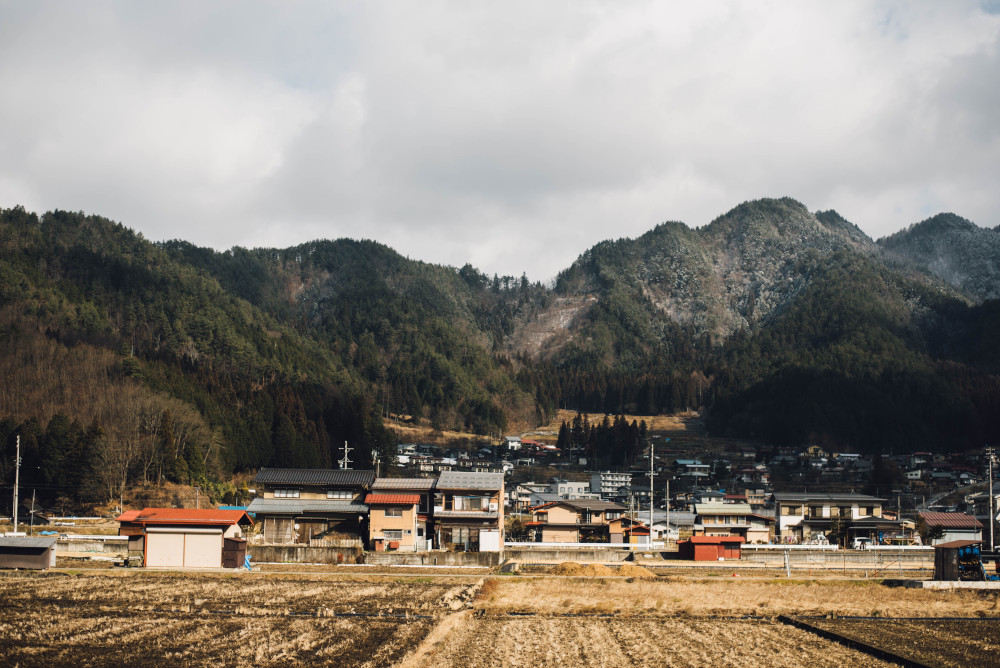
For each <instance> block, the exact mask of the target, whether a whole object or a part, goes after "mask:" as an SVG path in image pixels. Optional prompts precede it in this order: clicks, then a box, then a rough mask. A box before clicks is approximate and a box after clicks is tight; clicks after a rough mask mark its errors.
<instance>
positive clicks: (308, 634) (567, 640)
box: [0, 570, 1000, 668]
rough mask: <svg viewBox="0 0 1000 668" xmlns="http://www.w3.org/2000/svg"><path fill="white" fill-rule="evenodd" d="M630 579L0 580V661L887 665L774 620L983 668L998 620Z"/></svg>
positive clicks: (788, 585) (879, 602)
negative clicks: (813, 624) (799, 620)
mask: <svg viewBox="0 0 1000 668" xmlns="http://www.w3.org/2000/svg"><path fill="white" fill-rule="evenodd" d="M640 575H642V574H641V573H637V575H636V576H635V577H634V578H632V579H623V578H613V579H607V578H594V577H575V576H571V577H566V576H561V577H547V576H546V577H524V576H507V577H494V578H487V579H483V578H481V577H478V576H471V577H470V576H465V577H463V576H444V577H432V576H426V577H424V576H420V577H407V578H403V577H399V576H376V575H372V576H359V575H347V576H343V575H341V576H338V575H335V574H325V575H318V574H309V573H246V572H241V573H233V574H229V573H225V574H223V573H172V572H146V571H120V570H111V571H94V572H91V573H78V574H73V573H69V574H66V573H48V574H38V573H16V574H15V573H9V572H8V573H0V665H4V666H11V665H17V666H43V665H44V666H63V665H73V666H112V665H113V666H120V665H142V666H166V665H170V666H177V665H183V666H255V667H256V666H265V667H266V666H296V665H309V666H390V665H398V666H406V667H414V666H434V667H437V666H446V667H447V666H453V667H455V668H472V667H475V666H543V665H544V666H549V665H553V666H587V667H588V668H592V667H593V666H603V665H639V666H702V665H713V666H740V667H745V666H798V665H810V666H841V665H851V666H854V667H860V666H882V665H889V664H885V663H883V662H882V661H880V660H878V659H875V658H872V657H871V656H869V655H867V654H864V653H862V652H860V651H857V650H854V649H850V648H848V647H845V646H844V645H842V644H838V643H837V642H834V641H832V640H827V639H824V638H823V637H821V636H819V635H817V634H816V633H811V632H809V631H806V630H800V629H798V628H794V627H791V626H786V625H783V624H781V623H780V622H779V621H778V619H777V618H778V616H779V615H782V614H785V615H799V616H803V615H805V616H809V617H810V618H811V619H818V620H819V622H820V623H825V624H828V625H830V626H831V628H836V629H837V630H840V631H843V633H844V634H845V635H846V634H847V630H851V632H852V633H855V634H856V635H857V637H858V638H859V639H861V640H867V641H869V642H870V643H871V644H878V643H882V644H888V645H892V646H894V647H897V646H899V647H901V646H904V644H905V643H906V642H910V643H911V644H913V643H914V642H915V641H918V640H919V644H921V645H922V646H924V647H927V648H931V649H932V650H934V651H935V652H937V653H936V654H934V653H925V654H920V655H915V656H920V657H926V658H928V659H929V660H930V663H931V664H932V665H956V666H958V665H996V664H997V662H996V660H995V657H996V656H998V643H1000V638H998V635H1000V634H998V631H997V628H996V626H995V624H996V622H993V624H994V625H993V626H990V625H989V624H990V623H989V622H988V621H982V622H979V624H980V626H976V627H975V628H973V627H970V626H968V625H966V626H961V625H960V624H959V623H958V622H955V623H953V624H947V623H944V624H942V623H939V621H938V620H929V619H925V620H920V619H908V620H902V621H901V620H899V619H894V620H883V619H875V620H872V619H869V620H867V621H866V623H861V622H859V623H857V624H854V625H853V626H850V624H851V622H850V621H849V620H847V619H843V617H844V616H847V615H863V616H867V617H872V618H885V617H920V616H926V617H946V616H965V617H996V616H1000V614H998V608H1000V600H998V594H997V593H995V592H982V593H977V592H970V591H962V592H932V591H929V590H915V589H889V588H887V587H883V586H881V585H879V584H876V583H873V582H864V583H852V582H835V581H821V582H811V581H789V580H786V581H772V580H759V581H750V580H739V579H736V580H727V581H719V580H714V581H710V580H702V581H696V580H683V581H671V580H667V579H664V578H644V577H640ZM820 618H822V619H820ZM863 621H865V620H863ZM904 622H905V623H904ZM968 623H972V622H971V621H970V622H968ZM845 629H846V630H845ZM852 629H853V630H852ZM953 648H963V649H961V650H954V649H953ZM890 649H891V648H890ZM921 660H922V659H921ZM991 662H992V664H991Z"/></svg>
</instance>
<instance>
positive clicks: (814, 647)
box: [407, 617, 893, 668]
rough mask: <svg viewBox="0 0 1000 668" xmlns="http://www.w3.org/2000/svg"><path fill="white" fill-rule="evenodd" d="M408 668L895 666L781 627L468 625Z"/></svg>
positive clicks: (662, 622)
mask: <svg viewBox="0 0 1000 668" xmlns="http://www.w3.org/2000/svg"><path fill="white" fill-rule="evenodd" d="M407 665H408V666H461V667H462V668H478V667H479V666H484V667H485V666H531V667H534V666H582V667H586V668H592V667H593V666H622V665H631V666H708V665H712V666H776V667H778V668H782V667H788V668H792V667H797V666H802V665H809V666H831V667H833V666H838V667H839V666H844V665H851V666H858V667H862V666H890V665H893V664H887V663H885V662H882V661H878V660H876V659H872V658H871V657H868V656H866V655H864V654H861V653H860V652H856V651H854V650H850V649H847V648H845V647H841V646H839V645H835V644H833V643H830V642H828V641H825V640H822V639H820V638H819V637H817V636H815V635H812V634H810V633H808V632H806V631H800V630H799V629H795V628H790V627H787V626H783V625H781V624H778V623H776V622H771V621H766V620H761V621H752V622H746V621H735V620H699V619H678V618H664V619H639V620H637V619H594V618H589V619H588V618H583V619H578V618H566V617H556V618H553V617H533V618H529V619H511V618H499V619H497V618H488V617H487V618H469V619H467V620H465V622H464V623H463V624H462V625H460V626H458V627H457V628H451V629H449V633H447V634H445V635H443V636H442V637H441V639H440V640H439V641H438V642H437V643H435V645H434V646H433V647H431V648H429V649H428V650H426V651H425V652H424V654H423V655H422V656H421V657H420V660H416V661H413V662H411V663H409V664H407Z"/></svg>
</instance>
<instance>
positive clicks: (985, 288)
mask: <svg viewBox="0 0 1000 668" xmlns="http://www.w3.org/2000/svg"><path fill="white" fill-rule="evenodd" d="M878 245H879V247H880V248H882V249H883V250H884V251H885V254H886V256H888V257H890V258H892V259H895V260H898V261H899V262H900V263H902V264H904V265H906V266H912V267H915V268H918V269H920V270H923V271H926V272H928V273H930V274H933V275H935V276H938V277H939V278H941V279H943V280H944V281H947V282H948V283H949V284H950V285H952V286H954V287H955V288H957V289H959V290H961V291H962V292H963V293H964V294H966V295H968V296H969V297H970V298H972V299H974V300H975V301H984V300H987V299H997V298H1000V228H993V229H985V228H982V227H979V226H978V225H976V224H975V223H972V222H970V221H968V220H966V219H965V218H960V217H959V216H956V215H954V214H950V213H942V214H938V215H937V216H934V217H933V218H928V219H927V220H925V221H923V222H920V223H917V224H915V225H911V226H910V227H909V228H907V229H905V230H902V231H900V232H897V233H895V234H893V235H890V236H888V237H885V238H884V239H879V240H878Z"/></svg>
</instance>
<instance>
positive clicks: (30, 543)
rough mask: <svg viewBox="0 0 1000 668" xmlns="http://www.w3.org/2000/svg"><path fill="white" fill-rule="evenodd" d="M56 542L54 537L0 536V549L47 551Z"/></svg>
mask: <svg viewBox="0 0 1000 668" xmlns="http://www.w3.org/2000/svg"><path fill="white" fill-rule="evenodd" d="M55 542H56V537H55V536H0V547H24V548H28V549H33V550H36V549H42V550H44V549H47V548H50V547H52V546H53V545H54V544H55Z"/></svg>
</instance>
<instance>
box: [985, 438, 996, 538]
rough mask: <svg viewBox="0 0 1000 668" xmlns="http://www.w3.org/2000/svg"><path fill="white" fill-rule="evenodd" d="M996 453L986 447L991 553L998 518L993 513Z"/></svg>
mask: <svg viewBox="0 0 1000 668" xmlns="http://www.w3.org/2000/svg"><path fill="white" fill-rule="evenodd" d="M994 455H995V451H994V450H993V448H991V447H990V446H988V445H987V446H986V459H987V463H988V464H989V473H988V474H987V476H986V499H987V500H988V501H989V510H988V511H987V512H988V513H989V518H988V519H989V523H990V552H992V551H993V550H994V549H995V546H996V542H995V541H994V540H993V525H994V524H995V523H996V516H995V515H994V512H993V458H994Z"/></svg>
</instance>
